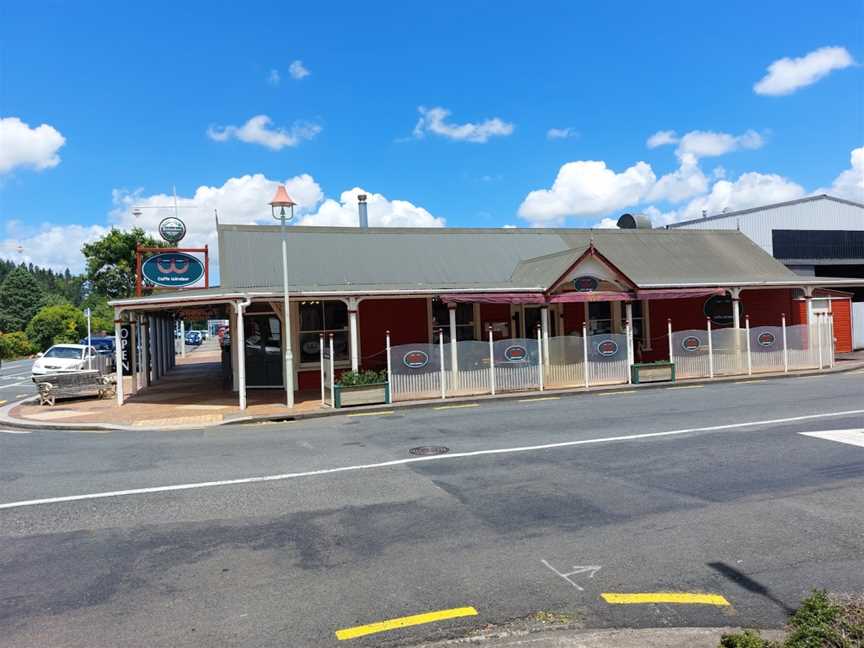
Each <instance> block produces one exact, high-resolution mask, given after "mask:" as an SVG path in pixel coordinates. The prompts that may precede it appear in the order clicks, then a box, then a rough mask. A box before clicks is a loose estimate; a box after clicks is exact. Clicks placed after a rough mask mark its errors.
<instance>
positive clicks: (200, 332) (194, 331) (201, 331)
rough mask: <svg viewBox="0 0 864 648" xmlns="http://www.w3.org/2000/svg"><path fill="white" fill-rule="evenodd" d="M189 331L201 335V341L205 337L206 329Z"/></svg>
mask: <svg viewBox="0 0 864 648" xmlns="http://www.w3.org/2000/svg"><path fill="white" fill-rule="evenodd" d="M190 333H197V334H198V335H200V336H201V340H202V341H204V340H206V339H207V331H204V330H201V329H193V330H192V331H190Z"/></svg>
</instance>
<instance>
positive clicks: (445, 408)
mask: <svg viewBox="0 0 864 648" xmlns="http://www.w3.org/2000/svg"><path fill="white" fill-rule="evenodd" d="M466 407H480V404H479V403H465V404H463V405H439V406H438V407H433V408H432V409H436V410H448V409H464V408H466Z"/></svg>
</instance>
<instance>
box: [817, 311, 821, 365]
mask: <svg viewBox="0 0 864 648" xmlns="http://www.w3.org/2000/svg"><path fill="white" fill-rule="evenodd" d="M821 320H822V316H821V315H816V348H817V350H818V351H819V370H820V371H821V370H822V321H821Z"/></svg>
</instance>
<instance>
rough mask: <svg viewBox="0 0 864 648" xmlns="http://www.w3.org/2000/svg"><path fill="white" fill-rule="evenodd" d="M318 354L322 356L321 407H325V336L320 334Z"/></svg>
mask: <svg viewBox="0 0 864 648" xmlns="http://www.w3.org/2000/svg"><path fill="white" fill-rule="evenodd" d="M318 354H319V355H320V356H321V359H320V361H319V362H320V363H321V407H324V405H325V402H326V398H325V396H324V334H323V333H319V334H318Z"/></svg>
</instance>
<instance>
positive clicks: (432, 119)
mask: <svg viewBox="0 0 864 648" xmlns="http://www.w3.org/2000/svg"><path fill="white" fill-rule="evenodd" d="M417 110H418V111H419V112H420V119H419V120H418V121H417V125H416V126H415V127H414V137H416V138H422V137H424V136H425V135H426V133H433V134H434V135H440V136H441V137H446V138H447V139H451V140H457V141H462V142H475V143H481V144H482V143H484V142H486V141H488V140H489V138H490V137H495V136H505V135H510V134H511V133H513V128H514V126H513V124H510V123H507V122H505V121H502V120H501V119H499V118H498V117H493V118H491V119H487V120H485V121H482V122H480V123H479V124H472V123H471V122H468V123H465V124H453V123H448V122H447V121H446V119H447V117H449V116H450V111H449V110H447V109H446V108H441V107H435V108H425V107H424V106H420V107H419V108H417Z"/></svg>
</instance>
